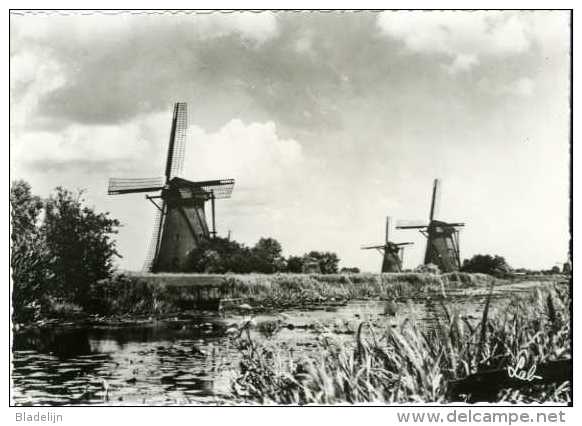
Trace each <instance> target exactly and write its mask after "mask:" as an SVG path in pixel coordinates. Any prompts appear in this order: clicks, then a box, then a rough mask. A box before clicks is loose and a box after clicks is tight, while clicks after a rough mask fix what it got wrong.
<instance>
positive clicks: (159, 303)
mask: <svg viewBox="0 0 582 426" xmlns="http://www.w3.org/2000/svg"><path fill="white" fill-rule="evenodd" d="M497 282H501V281H499V280H496V279H495V278H493V277H491V276H489V275H485V274H467V273H458V272H456V273H449V274H442V275H435V274H425V273H400V274H366V273H363V274H331V275H324V274H311V275H307V274H273V275H263V274H248V275H234V274H226V275H198V274H155V275H154V274H125V275H124V274H119V275H116V276H114V277H113V278H112V279H110V280H104V281H101V282H99V283H98V284H96V285H94V286H93V287H92V288H91V290H90V295H91V297H90V306H91V307H92V310H93V311H94V312H97V313H101V314H108V315H111V314H148V315H149V314H152V315H156V314H169V313H173V312H177V311H180V310H183V309H188V308H190V309H191V308H192V307H193V306H194V302H195V301H196V300H198V299H200V298H217V297H221V298H232V299H238V300H241V301H244V302H245V303H250V304H251V305H252V306H253V307H256V308H264V309H269V308H286V307H294V306H306V305H317V304H322V303H345V302H347V301H348V300H353V299H369V298H389V297H398V298H406V297H414V296H422V295H425V294H430V293H441V292H442V291H443V289H445V290H449V289H459V288H476V287H486V286H488V285H490V284H492V283H497Z"/></svg>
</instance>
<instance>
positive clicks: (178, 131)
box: [167, 102, 188, 179]
mask: <svg viewBox="0 0 582 426" xmlns="http://www.w3.org/2000/svg"><path fill="white" fill-rule="evenodd" d="M173 125H174V126H175V127H174V132H173V136H174V141H173V143H172V141H170V152H169V153H168V161H169V162H170V164H169V165H168V170H167V171H168V173H169V176H168V179H172V178H175V177H177V176H178V175H180V174H182V171H183V169H184V151H185V148H186V138H187V136H188V106H187V104H186V103H185V102H177V103H176V104H175V106H174V123H173Z"/></svg>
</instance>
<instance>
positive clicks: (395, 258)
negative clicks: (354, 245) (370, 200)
mask: <svg viewBox="0 0 582 426" xmlns="http://www.w3.org/2000/svg"><path fill="white" fill-rule="evenodd" d="M391 222H392V221H391V218H390V217H387V218H386V237H385V242H384V244H381V245H376V246H366V247H362V249H363V250H369V249H376V250H378V251H379V252H380V253H382V255H383V256H382V272H402V257H403V255H404V247H405V246H407V245H410V244H412V243H410V242H406V243H394V242H392V241H390V230H391Z"/></svg>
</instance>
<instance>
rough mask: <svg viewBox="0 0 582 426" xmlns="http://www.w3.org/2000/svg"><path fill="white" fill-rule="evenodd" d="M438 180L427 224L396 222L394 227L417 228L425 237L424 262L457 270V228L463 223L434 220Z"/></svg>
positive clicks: (435, 183)
mask: <svg viewBox="0 0 582 426" xmlns="http://www.w3.org/2000/svg"><path fill="white" fill-rule="evenodd" d="M439 189H440V181H439V180H438V179H435V180H434V185H433V190H432V200H431V203H430V216H429V219H428V220H429V222H428V225H426V224H408V223H402V222H400V223H398V224H397V225H396V229H418V230H419V231H420V233H421V234H422V235H424V236H425V237H426V251H425V254H424V264H425V265H427V264H429V263H432V264H433V265H436V266H438V267H439V269H440V270H441V271H442V272H452V271H458V270H459V268H460V267H461V258H460V252H459V229H458V228H460V227H463V226H465V224H464V223H447V222H443V221H440V220H436V219H435V216H436V215H437V212H438V207H439V205H438V203H439V198H440V191H439Z"/></svg>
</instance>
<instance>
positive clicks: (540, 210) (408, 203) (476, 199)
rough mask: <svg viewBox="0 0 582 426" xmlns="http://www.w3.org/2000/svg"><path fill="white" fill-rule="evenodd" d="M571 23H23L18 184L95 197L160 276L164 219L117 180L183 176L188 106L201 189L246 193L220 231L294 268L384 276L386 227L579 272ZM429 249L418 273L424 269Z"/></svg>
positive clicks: (14, 35)
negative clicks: (169, 163)
mask: <svg viewBox="0 0 582 426" xmlns="http://www.w3.org/2000/svg"><path fill="white" fill-rule="evenodd" d="M569 24H570V17H569V12H567V11H552V12H548V11H523V12H520V11H503V12H499V11H496V12H485V11H481V12H467V11H457V12H453V11H433V12H428V11H413V12H409V11H397V12H328V13H326V12H311V13H309V12H302V13H291V12H274V13H271V12H261V13H253V12H232V13H208V12H203V13H194V12H190V13H186V12H175V13H166V14H161V13H137V12H133V13H129V12H128V13H118V12H117V13H114V12H101V13H88V12H84V13H83V14H80V13H74V12H66V13H65V12H61V13H56V12H53V13H48V14H47V13H44V14H41V13H36V14H23V13H18V12H12V14H11V18H10V76H11V80H10V97H11V99H10V108H11V111H10V113H11V116H10V126H11V128H10V171H11V179H12V180H14V179H24V180H26V181H28V182H29V183H30V184H31V185H32V189H33V192H34V193H36V194H39V195H41V196H43V197H44V196H48V195H49V194H50V192H51V191H52V190H53V189H54V188H55V187H57V186H64V187H67V188H70V189H85V190H86V193H85V198H86V201H87V203H88V204H89V205H90V206H94V207H95V208H96V209H97V210H99V211H108V212H110V214H111V216H113V217H115V218H118V219H119V220H120V221H121V222H122V225H123V226H122V228H121V229H120V232H119V234H118V235H117V241H118V248H119V251H120V253H121V254H122V256H123V258H122V259H119V261H118V265H119V267H120V268H122V269H133V270H135V269H140V268H141V266H142V264H143V260H144V258H145V255H146V251H147V246H148V242H149V239H150V237H151V231H152V221H153V217H154V210H155V207H153V206H152V205H151V204H150V203H149V202H148V201H147V200H145V199H144V195H143V194H136V195H125V196H108V195H107V194H106V189H107V181H108V179H109V177H156V176H161V175H163V171H164V169H163V167H164V162H165V154H166V150H167V143H168V138H169V133H170V124H171V114H172V107H173V104H174V102H178V101H180V102H187V103H188V108H189V124H190V126H189V134H188V141H187V146H186V156H185V162H184V163H185V166H184V172H183V176H182V177H184V178H186V179H192V180H209V179H222V178H235V179H236V185H235V189H234V192H233V196H232V198H231V199H228V200H219V201H217V206H216V207H217V230H218V233H219V235H222V236H226V234H227V233H228V232H229V231H230V232H231V236H232V238H234V239H236V240H237V241H240V242H243V243H245V244H247V245H253V244H255V243H256V241H257V240H258V239H259V238H261V237H273V238H276V239H277V240H279V241H280V242H281V244H282V246H283V249H284V254H285V255H301V254H303V253H306V252H308V251H311V250H326V251H334V252H336V253H337V254H338V256H339V258H340V259H341V263H340V266H345V267H359V268H360V269H362V270H364V271H378V270H379V269H380V265H381V256H380V255H379V254H378V253H376V252H375V251H371V250H361V248H360V247H361V246H362V245H367V244H374V243H382V242H383V239H384V224H385V217H386V216H391V217H393V218H394V220H422V221H426V220H427V218H428V215H429V208H430V195H431V190H432V182H433V179H435V178H440V179H441V182H442V193H441V199H440V208H439V218H440V219H442V220H446V221H460V222H465V223H466V226H465V228H464V229H463V230H462V231H461V234H460V239H461V257H462V258H463V259H464V258H469V257H471V256H472V255H474V254H477V253H482V254H497V255H501V256H504V257H505V258H506V259H507V261H508V263H509V264H510V265H511V266H513V267H516V268H517V267H528V268H550V267H551V266H553V265H554V264H555V263H556V262H563V261H565V260H566V258H567V254H568V244H569V239H570V233H569V211H570V207H569V193H570V192H569V191H570V175H569V173H570V170H569V162H570V140H569V137H570V136H569V135H570V106H569V102H570V98H569V96H570V26H569ZM391 239H392V240H393V241H396V242H398V241H412V242H414V243H415V244H414V246H411V247H407V249H406V252H405V256H404V264H405V267H407V268H414V267H416V266H417V265H419V264H420V263H421V262H422V257H423V252H424V248H425V240H424V237H423V236H422V235H420V234H419V233H418V232H416V231H414V230H393V231H392V232H391Z"/></svg>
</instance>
